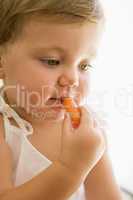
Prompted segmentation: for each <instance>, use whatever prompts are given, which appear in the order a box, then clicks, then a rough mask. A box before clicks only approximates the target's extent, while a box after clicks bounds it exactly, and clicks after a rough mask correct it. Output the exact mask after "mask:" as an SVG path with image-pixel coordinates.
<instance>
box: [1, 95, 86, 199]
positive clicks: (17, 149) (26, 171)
mask: <svg viewBox="0 0 133 200" xmlns="http://www.w3.org/2000/svg"><path fill="white" fill-rule="evenodd" d="M0 113H2V114H3V120H4V128H5V140H6V142H7V143H8V145H9V146H10V148H11V150H12V153H13V175H12V181H13V183H14V186H20V185H21V184H23V183H25V182H27V181H29V180H31V179H32V178H33V177H35V176H36V175H38V174H39V173H40V172H42V171H44V170H45V169H46V168H47V167H49V166H50V165H51V164H52V161H50V160H49V159H48V158H47V157H45V156H44V155H43V154H41V153H40V152H39V151H38V150H37V149H36V148H35V147H34V146H33V145H32V144H31V143H30V141H29V140H28V138H27V136H28V135H30V134H33V128H32V125H31V124H30V123H29V122H27V121H25V120H24V119H22V118H21V117H20V116H19V115H18V114H17V113H16V112H15V111H14V110H13V109H12V108H11V107H10V106H9V105H8V104H7V103H6V102H5V100H4V98H3V97H2V95H0ZM11 117H12V118H13V119H14V120H15V121H16V123H17V124H18V126H19V128H18V127H16V126H14V125H12V124H11V123H10V121H9V118H11ZM84 199H85V198H84V187H83V183H82V184H81V185H80V187H79V189H78V190H77V191H76V192H75V193H73V195H72V196H71V197H70V198H69V200H84Z"/></svg>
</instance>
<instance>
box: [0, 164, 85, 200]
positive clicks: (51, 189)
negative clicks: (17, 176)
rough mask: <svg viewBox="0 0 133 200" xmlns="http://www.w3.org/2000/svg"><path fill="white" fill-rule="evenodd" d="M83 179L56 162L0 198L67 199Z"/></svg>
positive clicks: (23, 199) (20, 199)
mask: <svg viewBox="0 0 133 200" xmlns="http://www.w3.org/2000/svg"><path fill="white" fill-rule="evenodd" d="M81 181H82V178H80V177H79V176H77V175H75V176H74V175H72V174H71V173H70V172H69V171H68V169H67V168H66V167H64V166H63V165H62V164H60V163H58V162H55V163H53V164H52V165H50V167H48V168H47V169H46V170H45V171H44V172H42V173H40V174H39V175H38V176H36V177H34V178H33V179H32V180H31V181H29V182H27V183H25V184H23V185H21V186H19V187H17V188H14V189H10V190H8V191H6V192H5V193H3V194H2V195H1V196H0V200H11V199H14V200H25V199H28V200H44V199H47V200H53V199H54V200H66V199H67V198H69V197H70V196H71V195H72V193H73V192H74V191H75V190H76V189H77V188H78V187H79V185H80V183H81Z"/></svg>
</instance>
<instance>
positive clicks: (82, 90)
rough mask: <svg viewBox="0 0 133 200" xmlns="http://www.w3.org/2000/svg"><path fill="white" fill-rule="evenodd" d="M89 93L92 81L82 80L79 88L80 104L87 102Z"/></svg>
mask: <svg viewBox="0 0 133 200" xmlns="http://www.w3.org/2000/svg"><path fill="white" fill-rule="evenodd" d="M89 92H90V81H89V78H88V77H86V78H83V79H81V80H80V83H79V88H78V94H79V95H78V98H79V102H81V103H83V102H84V101H86V98H87V96H88V95H89Z"/></svg>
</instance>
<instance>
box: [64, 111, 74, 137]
mask: <svg viewBox="0 0 133 200" xmlns="http://www.w3.org/2000/svg"><path fill="white" fill-rule="evenodd" d="M71 130H72V123H71V119H70V115H69V113H67V112H66V113H65V118H64V121H63V131H64V132H65V133H67V134H69V132H70V131H71Z"/></svg>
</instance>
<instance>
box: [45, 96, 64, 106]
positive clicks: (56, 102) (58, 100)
mask: <svg viewBox="0 0 133 200" xmlns="http://www.w3.org/2000/svg"><path fill="white" fill-rule="evenodd" d="M62 101H63V99H62V98H55V97H51V98H49V99H48V101H47V103H48V104H47V105H49V106H50V107H61V108H63V104H62Z"/></svg>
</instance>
